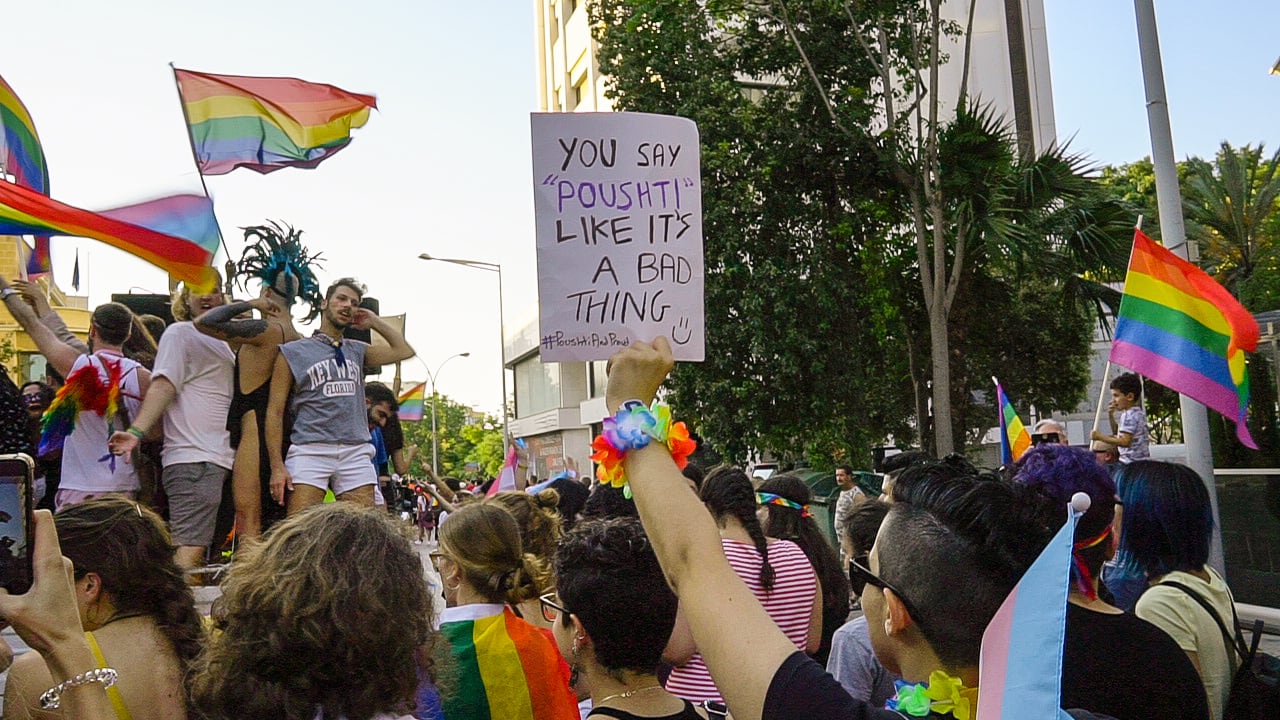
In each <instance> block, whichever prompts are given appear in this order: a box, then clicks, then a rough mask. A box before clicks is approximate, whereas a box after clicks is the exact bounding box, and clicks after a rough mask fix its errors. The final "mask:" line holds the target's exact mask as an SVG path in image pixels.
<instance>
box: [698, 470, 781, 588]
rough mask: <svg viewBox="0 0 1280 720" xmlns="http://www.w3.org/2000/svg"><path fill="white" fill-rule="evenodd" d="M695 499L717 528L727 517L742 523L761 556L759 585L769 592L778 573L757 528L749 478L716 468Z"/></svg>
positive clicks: (757, 519)
mask: <svg viewBox="0 0 1280 720" xmlns="http://www.w3.org/2000/svg"><path fill="white" fill-rule="evenodd" d="M698 496H699V497H700V498H701V499H702V502H703V504H704V505H706V506H707V509H708V510H710V511H711V515H712V517H714V518H715V519H716V524H717V525H720V526H721V527H723V526H724V519H725V518H726V517H732V518H736V519H737V521H738V522H739V523H741V524H742V527H743V529H745V530H746V531H747V534H748V535H750V536H751V542H752V543H754V544H755V546H756V552H758V553H760V559H761V561H762V562H761V563H760V586H761V587H763V588H764V589H765V590H772V589H773V581H774V580H776V579H777V575H778V573H777V572H776V571H775V570H774V569H773V566H772V565H770V564H769V544H768V541H767V540H765V537H764V530H763V529H762V528H761V527H760V519H759V518H757V517H756V491H755V489H754V488H753V487H752V486H751V479H750V478H748V477H747V474H746V473H745V472H743V471H742V469H741V468H736V467H728V466H722V467H718V468H716V469H714V470H712V471H711V472H710V473H709V474H708V475H707V477H706V479H705V480H703V481H702V488H701V489H700V490H699V491H698Z"/></svg>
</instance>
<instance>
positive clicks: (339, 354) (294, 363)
mask: <svg viewBox="0 0 1280 720" xmlns="http://www.w3.org/2000/svg"><path fill="white" fill-rule="evenodd" d="M364 293H365V288H364V286H363V285H361V284H360V283H359V282H357V281H356V280H354V279H352V278H342V279H341V280H337V281H335V282H334V283H333V284H332V285H330V286H329V289H328V290H327V291H325V296H324V301H323V302H322V303H321V305H320V309H321V314H320V329H319V330H317V331H316V332H315V334H314V335H312V336H311V337H308V338H302V339H300V340H294V341H292V342H288V343H285V344H283V345H281V346H280V356H279V357H277V358H276V362H275V368H274V370H273V371H272V376H271V396H270V399H269V400H268V402H267V451H268V453H269V454H270V456H271V496H272V498H274V499H275V501H276V502H284V500H285V493H286V492H288V491H292V492H291V494H290V495H289V496H288V504H289V514H290V515H293V514H294V513H297V512H300V511H302V510H305V509H306V508H308V507H311V506H312V505H315V504H317V503H319V502H321V501H322V500H323V499H324V494H325V490H333V494H334V495H335V496H337V498H338V499H339V500H350V501H353V502H357V503H360V504H362V505H369V506H372V505H373V504H374V488H376V487H377V483H378V477H377V473H376V472H375V471H374V467H373V445H371V444H370V443H369V425H368V415H367V411H366V408H365V398H364V366H365V365H370V366H375V367H376V366H379V365H388V364H391V363H395V362H400V361H402V360H408V359H409V358H411V357H413V348H411V347H409V343H407V342H405V339H404V335H402V334H401V333H400V332H399V331H397V330H396V329H395V328H394V327H392V326H391V325H388V324H387V323H386V322H385V321H384V320H382V319H381V318H379V317H378V316H377V315H374V314H373V313H372V312H370V311H368V310H365V309H364V308H361V307H360V300H361V299H362V298H363V297H364ZM348 327H350V328H355V329H357V330H373V331H374V332H376V333H378V334H379V335H381V336H382V338H383V339H384V340H386V341H387V343H388V345H387V346H386V347H382V346H377V345H368V344H365V343H362V342H359V341H357V340H351V339H350V338H345V337H343V331H345V330H346V329H347V328H348ZM291 392H292V396H291V395H290V393H291ZM286 403H287V404H288V405H289V409H290V410H291V411H292V412H291V414H292V416H293V429H292V431H291V432H290V434H289V440H290V443H291V445H290V447H289V451H288V453H287V454H286V453H284V452H283V450H282V446H283V443H284V414H285V405H286Z"/></svg>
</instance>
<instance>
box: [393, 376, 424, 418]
mask: <svg viewBox="0 0 1280 720" xmlns="http://www.w3.org/2000/svg"><path fill="white" fill-rule="evenodd" d="M426 391H427V384H426V383H418V384H417V385H414V386H413V387H411V388H409V389H408V390H406V391H405V392H404V393H403V394H402V395H400V397H399V398H397V399H396V402H397V404H399V405H400V410H399V411H398V412H397V415H398V417H399V418H400V422H413V421H416V420H421V419H422V402H423V398H424V396H425V395H426Z"/></svg>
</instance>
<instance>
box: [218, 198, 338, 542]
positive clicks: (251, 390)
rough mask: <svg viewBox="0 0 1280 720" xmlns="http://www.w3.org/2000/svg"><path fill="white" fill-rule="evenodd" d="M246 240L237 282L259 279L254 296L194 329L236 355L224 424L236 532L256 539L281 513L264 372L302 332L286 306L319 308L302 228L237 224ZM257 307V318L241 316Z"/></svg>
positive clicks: (267, 378) (268, 372)
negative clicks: (274, 490)
mask: <svg viewBox="0 0 1280 720" xmlns="http://www.w3.org/2000/svg"><path fill="white" fill-rule="evenodd" d="M244 236H245V240H246V241H248V242H249V245H248V247H246V248H245V251H244V255H243V256H241V259H240V264H239V267H238V271H239V272H238V274H239V276H240V281H241V284H242V286H243V285H244V282H245V281H246V280H248V279H249V278H257V279H258V280H259V281H260V282H261V283H262V291H261V293H260V294H259V295H258V297H257V298H255V299H253V300H249V301H248V302H236V303H231V304H230V305H223V306H222V307H219V308H214V309H213V310H210V311H209V312H206V313H204V314H203V315H201V316H200V317H198V318H196V321H195V326H196V329H197V330H199V331H200V332H202V333H204V334H205V335H209V336H211V337H215V338H218V339H220V340H225V341H226V342H227V343H229V344H230V345H231V348H232V349H233V350H234V351H235V353H236V358H235V370H234V376H233V380H232V388H231V391H232V392H231V407H230V409H229V411H228V413H227V418H226V427H227V430H228V431H230V436H231V447H232V448H233V449H234V451H235V464H234V466H233V468H232V495H233V497H234V498H235V506H236V533H237V535H238V536H239V537H240V539H242V540H250V541H252V540H257V539H258V538H259V536H261V535H262V531H263V530H264V529H266V528H267V527H270V526H271V524H272V523H274V522H275V521H277V520H280V519H282V518H284V516H285V508H284V504H283V503H282V502H277V501H275V500H273V499H272V497H271V458H270V455H269V454H268V453H267V441H266V416H267V399H268V397H269V395H270V393H271V383H270V381H271V372H272V370H273V368H274V367H275V362H276V357H277V356H278V355H279V354H280V352H279V349H280V345H281V344H282V343H286V342H289V341H291V340H298V339H300V338H301V337H302V335H301V334H300V333H299V332H298V331H297V329H296V328H294V326H293V316H292V315H291V313H290V309H291V308H292V307H293V305H294V303H295V301H297V300H302V301H303V302H304V303H305V304H306V305H307V306H308V307H309V312H308V314H307V316H306V318H305V319H304V322H306V321H310V320H311V319H312V318H314V317H315V316H316V315H318V314H320V304H321V302H322V299H321V297H320V284H319V282H318V281H317V280H316V276H315V273H314V272H313V271H312V265H314V264H315V263H316V260H317V259H318V258H317V257H312V256H310V255H308V253H307V251H306V249H305V248H304V247H303V246H302V243H301V237H302V232H301V231H299V230H294V229H293V228H289V227H281V226H279V225H276V224H274V223H272V224H270V225H262V226H257V227H248V228H245V229H244ZM253 310H257V311H258V312H259V313H260V314H261V317H260V318H246V317H243V316H244V315H245V314H246V313H249V312H251V311H253Z"/></svg>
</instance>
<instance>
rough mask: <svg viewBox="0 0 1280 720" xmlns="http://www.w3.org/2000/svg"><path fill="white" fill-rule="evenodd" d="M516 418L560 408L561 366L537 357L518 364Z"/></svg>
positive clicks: (516, 373) (516, 371)
mask: <svg viewBox="0 0 1280 720" xmlns="http://www.w3.org/2000/svg"><path fill="white" fill-rule="evenodd" d="M515 376H516V417H529V416H530V415H537V414H538V413H540V412H546V411H547V410H553V409H555V408H558V407H560V366H559V365H557V364H556V363H544V362H542V361H541V360H539V359H538V358H537V357H536V356H535V357H532V358H529V359H528V360H525V361H523V362H520V363H516V368H515Z"/></svg>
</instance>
